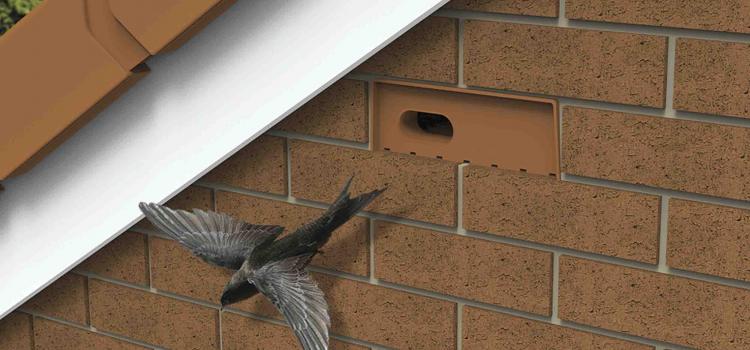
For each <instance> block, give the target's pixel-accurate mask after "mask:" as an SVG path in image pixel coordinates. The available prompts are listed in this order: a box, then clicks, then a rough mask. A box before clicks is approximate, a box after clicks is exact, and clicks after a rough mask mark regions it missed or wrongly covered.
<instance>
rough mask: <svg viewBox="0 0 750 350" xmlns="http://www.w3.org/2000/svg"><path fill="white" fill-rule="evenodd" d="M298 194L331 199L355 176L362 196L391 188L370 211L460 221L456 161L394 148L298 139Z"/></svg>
mask: <svg viewBox="0 0 750 350" xmlns="http://www.w3.org/2000/svg"><path fill="white" fill-rule="evenodd" d="M291 157H292V192H293V193H292V194H293V195H294V196H296V197H301V198H306V199H311V200H315V201H324V202H331V201H333V200H334V199H335V198H336V196H337V195H338V194H339V191H341V186H343V184H344V183H345V182H346V179H348V178H349V177H350V176H352V175H355V174H356V176H355V179H354V183H353V184H352V191H353V192H354V193H355V194H357V193H361V192H364V191H372V190H374V189H377V188H383V187H385V186H387V187H388V190H386V191H385V192H384V193H383V194H382V195H380V197H379V198H378V199H376V200H375V201H374V202H373V203H372V204H370V205H369V206H368V207H367V210H370V211H376V212H379V213H383V214H389V215H395V216H401V217H406V218H410V219H415V220H420V221H428V222H434V223H437V224H442V225H455V222H456V164H454V163H451V162H448V161H443V160H437V159H430V158H423V157H416V156H411V155H403V154H398V153H390V152H380V151H377V152H370V151H364V150H357V149H350V148H342V147H336V146H331V145H324V144H318V143H311V142H304V141H292V144H291Z"/></svg>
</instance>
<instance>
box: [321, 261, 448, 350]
mask: <svg viewBox="0 0 750 350" xmlns="http://www.w3.org/2000/svg"><path fill="white" fill-rule="evenodd" d="M314 278H315V280H317V281H318V283H319V284H320V287H321V289H322V290H323V292H324V293H325V294H326V300H327V301H328V305H329V310H330V315H331V327H332V330H333V333H336V334H341V335H346V336H350V337H354V338H357V339H362V340H367V341H371V342H374V343H377V344H381V345H385V346H390V347H395V348H399V349H453V348H454V345H455V344H456V330H455V324H456V320H455V318H456V306H455V304H453V303H449V302H446V301H440V300H436V299H432V298H427V297H422V296H418V295H415V294H411V293H405V292H400V291H397V290H393V289H387V288H384V287H378V286H373V285H369V284H366V283H362V282H355V281H351V280H345V279H340V278H335V277H331V276H325V275H321V274H315V275H314Z"/></svg>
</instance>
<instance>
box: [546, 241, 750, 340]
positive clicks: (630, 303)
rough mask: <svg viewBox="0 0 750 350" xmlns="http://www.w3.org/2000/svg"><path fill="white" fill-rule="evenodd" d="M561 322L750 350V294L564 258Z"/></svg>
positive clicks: (744, 291) (733, 289)
mask: <svg viewBox="0 0 750 350" xmlns="http://www.w3.org/2000/svg"><path fill="white" fill-rule="evenodd" d="M559 303H560V318H561V319H564V320H568V321H573V322H577V323H582V324H587V325H591V326H594V327H600V328H605V329H610V330H613V331H617V332H623V333H628V334H632V335H636V336H642V337H646V338H651V339H656V340H661V341H667V342H671V343H675V344H681V345H685V346H690V347H697V348H700V349H747V348H750V291H748V290H744V289H739V288H732V287H726V286H721V285H718V284H713V283H708V282H702V281H697V280H692V279H687V278H682V277H675V276H668V275H664V274H660V273H656V272H648V271H643V270H637V269H632V268H627V267H622V266H616V265H610V264H604V263H597V262H593V261H589V260H584V259H579V258H574V257H568V256H563V257H562V258H561V259H560V300H559Z"/></svg>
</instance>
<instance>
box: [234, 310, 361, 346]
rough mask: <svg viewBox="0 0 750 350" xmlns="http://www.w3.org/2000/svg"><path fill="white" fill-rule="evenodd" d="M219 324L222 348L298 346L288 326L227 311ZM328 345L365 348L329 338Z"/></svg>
mask: <svg viewBox="0 0 750 350" xmlns="http://www.w3.org/2000/svg"><path fill="white" fill-rule="evenodd" d="M221 326H222V327H221V328H222V332H223V341H224V350H252V349H255V350H264V349H298V348H299V347H300V346H299V342H298V341H297V338H296V337H295V336H294V332H292V330H291V329H290V328H289V327H284V326H279V325H275V324H273V323H269V322H263V321H260V320H256V319H252V318H249V317H243V316H240V315H237V314H233V313H229V312H224V313H222V323H221ZM330 346H331V347H330V349H331V350H365V349H367V348H365V347H361V346H359V345H354V344H348V343H344V342H342V341H338V340H336V339H331V340H330Z"/></svg>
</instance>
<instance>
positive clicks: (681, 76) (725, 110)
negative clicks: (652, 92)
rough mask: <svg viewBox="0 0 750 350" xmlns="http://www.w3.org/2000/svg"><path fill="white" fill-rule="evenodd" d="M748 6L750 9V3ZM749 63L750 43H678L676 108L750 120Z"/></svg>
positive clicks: (705, 41)
mask: <svg viewBox="0 0 750 350" xmlns="http://www.w3.org/2000/svg"><path fill="white" fill-rule="evenodd" d="M745 6H747V7H748V8H750V2H745ZM744 18H745V19H746V20H748V18H750V16H748V15H745V16H744ZM716 19H717V20H720V19H721V18H720V17H716ZM748 21H750V20H748ZM747 28H748V32H750V27H747ZM748 61H750V44H740V43H728V42H720V41H708V40H694V39H679V40H677V57H676V62H675V86H674V108H675V109H678V110H683V111H691V112H703V113H711V114H722V115H728V116H734V117H741V118H750V79H747V77H748V76H750V66H748V64H747V62H748Z"/></svg>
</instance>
